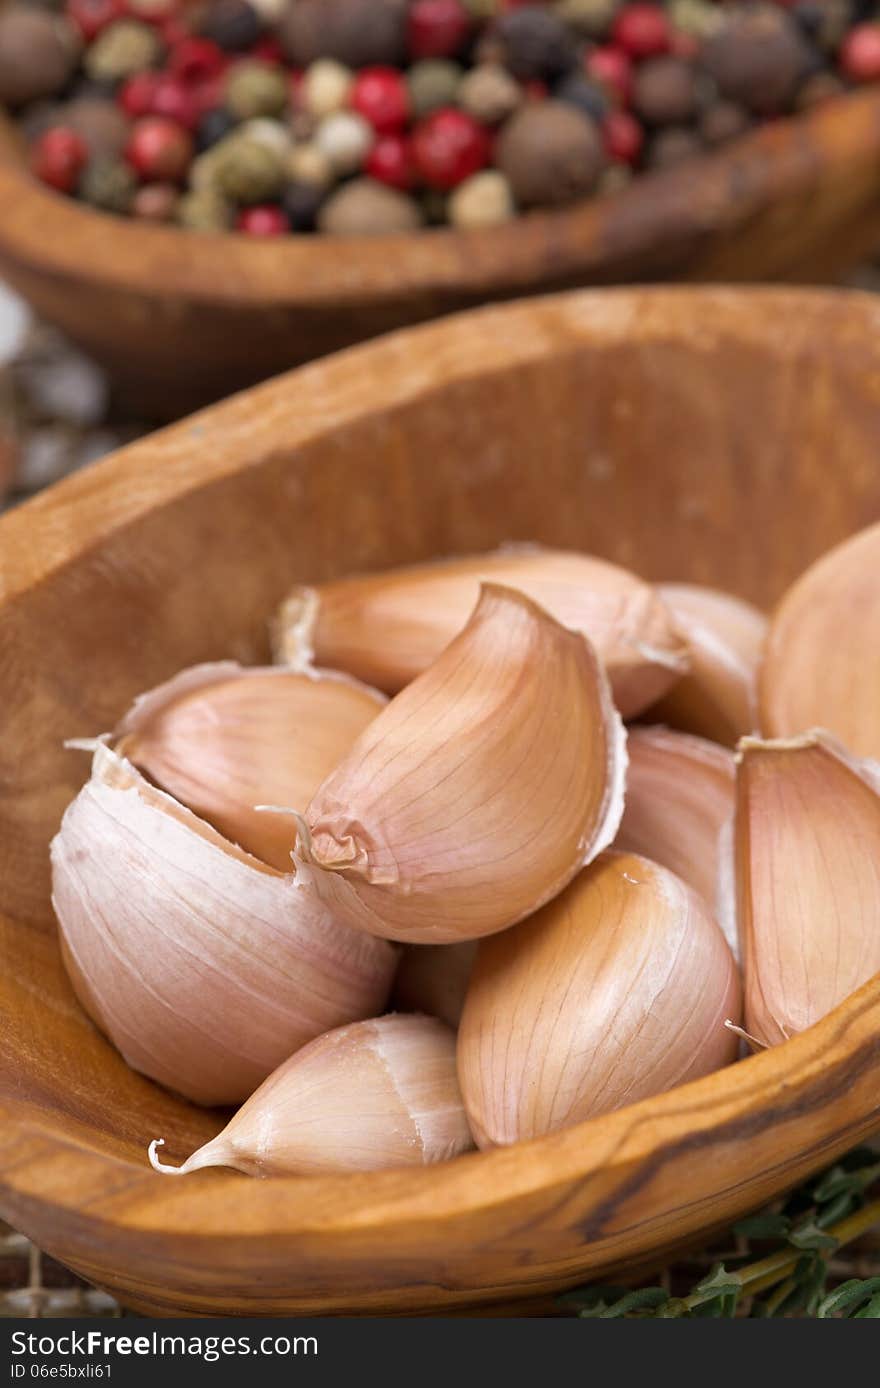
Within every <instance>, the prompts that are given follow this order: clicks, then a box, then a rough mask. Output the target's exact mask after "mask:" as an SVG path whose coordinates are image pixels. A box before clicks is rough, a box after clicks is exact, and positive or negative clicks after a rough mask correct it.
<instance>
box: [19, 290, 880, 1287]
mask: <svg viewBox="0 0 880 1388" xmlns="http://www.w3.org/2000/svg"><path fill="white" fill-rule="evenodd" d="M878 443H880V302H878V301H876V300H875V299H874V298H872V297H870V296H866V295H859V294H846V293H843V292H836V293H835V292H823V291H818V290H815V291H811V290H801V291H796V290H778V289H777V290H774V289H763V290H761V289H759V290H741V291H734V290H729V289H708V288H707V289H666V290H664V289H652V290H609V291H599V292H592V293H580V294H576V295H565V296H558V297H551V298H546V299H536V300H533V301H531V302H528V303H525V304H517V305H510V306H507V307H495V308H488V309H483V310H480V311H478V312H474V313H471V314H467V315H462V316H459V317H453V318H450V319H448V320H447V321H445V322H442V323H438V324H433V325H429V326H426V327H420V328H415V329H410V330H408V331H406V332H403V333H400V334H396V335H392V336H389V337H387V338H385V339H384V340H382V341H380V342H377V343H374V344H371V345H369V346H366V347H359V348H355V349H353V350H351V351H349V352H347V353H344V354H342V355H340V356H338V357H335V358H333V359H331V360H328V361H326V362H318V363H314V364H312V365H311V366H307V367H303V368H301V369H300V370H299V371H296V372H294V373H292V374H290V375H287V376H284V377H281V378H280V379H278V380H275V381H272V382H270V383H268V384H265V385H262V386H259V387H255V388H253V389H251V390H249V391H247V392H245V393H243V394H242V395H240V396H238V397H237V398H236V399H233V400H230V401H227V402H226V403H224V404H221V405H217V406H215V407H213V408H212V409H210V410H208V411H206V412H205V413H203V414H201V415H197V416H195V417H193V418H191V419H188V420H185V421H184V422H182V423H179V424H177V425H175V426H173V427H172V428H170V429H167V430H165V431H164V432H162V433H159V434H156V435H155V436H153V437H151V438H147V439H145V440H143V441H142V442H139V443H137V444H134V445H132V446H131V447H129V448H126V449H124V450H123V451H122V452H120V453H118V454H117V455H116V456H114V457H112V458H110V459H109V460H107V461H105V462H102V463H100V464H98V465H96V466H93V467H91V468H87V469H86V470H85V471H83V472H82V473H80V474H78V475H76V476H75V477H73V478H71V479H70V480H68V481H66V482H64V483H63V484H61V485H59V486H57V487H55V488H53V489H51V490H50V491H49V492H47V493H45V494H43V495H42V496H40V497H38V498H36V499H35V500H33V501H31V502H29V503H28V504H27V505H24V506H22V507H21V508H19V509H18V510H15V511H13V512H12V513H10V514H9V515H7V516H6V517H4V518H3V519H2V521H0V709H2V710H3V732H2V737H0V1019H2V1022H0V1216H2V1217H3V1218H4V1219H6V1220H9V1221H10V1222H11V1223H12V1224H14V1225H15V1226H16V1227H18V1228H20V1229H22V1230H23V1231H24V1232H25V1233H27V1234H28V1235H30V1237H31V1238H33V1239H34V1240H36V1241H37V1243H39V1244H40V1245H42V1246H43V1247H44V1248H46V1249H47V1250H48V1251H49V1252H50V1253H51V1254H52V1255H54V1256H55V1257H57V1258H60V1259H61V1260H62V1261H63V1262H64V1263H67V1264H68V1265H70V1266H71V1267H72V1268H74V1269H76V1271H77V1272H79V1273H81V1274H82V1275H83V1276H85V1277H87V1278H89V1279H91V1280H92V1281H94V1282H96V1283H98V1284H99V1285H100V1286H102V1287H105V1288H108V1289H110V1290H111V1291H113V1292H114V1293H115V1294H116V1295H118V1296H119V1297H120V1298H121V1299H122V1301H123V1302H124V1303H125V1304H126V1305H128V1306H131V1307H134V1308H136V1309H138V1310H139V1311H142V1312H146V1313H157V1314H161V1313H164V1314H174V1313H177V1314H180V1313H192V1314H207V1313H226V1314H233V1313H238V1314H244V1315H268V1314H283V1313H314V1312H326V1313H343V1312H374V1313H387V1314H391V1313H413V1312H426V1311H434V1312H447V1313H449V1312H452V1311H456V1310H460V1309H462V1308H466V1307H468V1308H473V1307H475V1306H478V1305H483V1306H486V1305H488V1306H489V1307H492V1306H493V1305H494V1306H495V1308H496V1310H495V1311H494V1312H490V1313H494V1314H497V1313H498V1311H497V1308H498V1306H499V1305H500V1304H505V1305H507V1306H509V1305H510V1304H511V1303H514V1304H515V1303H516V1302H517V1300H518V1299H520V1298H530V1297H540V1296H544V1297H547V1296H549V1294H550V1293H552V1292H554V1291H556V1290H558V1289H560V1288H564V1287H566V1286H571V1285H572V1284H574V1283H577V1282H579V1281H581V1280H583V1279H585V1278H592V1277H596V1276H601V1277H602V1278H603V1279H607V1277H608V1276H609V1275H612V1274H614V1273H616V1272H618V1271H620V1270H621V1269H626V1268H632V1267H633V1266H634V1265H639V1266H647V1265H649V1264H651V1263H653V1264H654V1265H657V1264H658V1263H659V1262H661V1261H662V1260H663V1259H665V1258H666V1257H667V1256H668V1255H669V1254H670V1253H671V1252H672V1251H673V1250H675V1249H676V1248H678V1247H680V1246H683V1245H685V1244H692V1243H693V1242H694V1241H695V1240H699V1239H702V1238H704V1237H707V1236H708V1235H709V1234H710V1233H711V1232H712V1231H713V1230H715V1229H716V1228H718V1227H720V1226H722V1225H723V1224H724V1223H725V1222H727V1221H730V1220H732V1219H734V1218H735V1217H737V1216H740V1215H742V1214H743V1213H744V1212H745V1211H747V1210H749V1209H750V1208H752V1207H754V1206H756V1205H759V1204H760V1203H761V1202H762V1201H765V1200H767V1199H768V1198H769V1197H772V1196H774V1195H776V1194H777V1193H779V1192H781V1191H782V1190H784V1189H785V1188H786V1187H789V1186H791V1185H792V1184H794V1183H795V1182H798V1181H800V1180H802V1179H803V1178H804V1177H805V1176H806V1175H807V1174H808V1173H810V1172H813V1171H815V1170H816V1169H817V1168H819V1167H821V1166H822V1165H823V1164H824V1163H827V1162H829V1161H830V1160H832V1159H833V1158H835V1157H837V1156H838V1155H839V1154H840V1153H842V1152H844V1151H845V1150H846V1149H847V1148H849V1147H850V1146H852V1145H853V1144H854V1143H856V1142H858V1141H859V1140H860V1139H862V1138H863V1137H864V1136H865V1135H866V1134H868V1133H869V1132H871V1131H872V1130H873V1129H875V1128H876V1127H877V1126H878V1124H880V980H875V981H874V982H872V983H870V984H868V985H866V986H865V987H864V988H862V989H861V991H860V992H858V993H856V994H855V995H854V996H853V997H851V998H850V999H848V1000H847V1001H846V1002H845V1003H843V1004H842V1005H841V1006H840V1007H839V1008H837V1009H836V1011H834V1012H833V1013H832V1014H831V1015H830V1016H829V1017H827V1018H826V1019H825V1020H824V1021H822V1022H821V1023H819V1024H818V1025H817V1026H815V1027H812V1028H811V1029H810V1030H809V1031H808V1032H806V1033H804V1034H803V1035H801V1036H798V1037H797V1038H795V1039H794V1040H792V1041H790V1042H788V1043H786V1044H785V1045H783V1046H779V1047H778V1048H776V1049H774V1050H771V1051H768V1052H766V1053H764V1054H762V1055H758V1056H755V1057H753V1058H751V1059H748V1060H745V1061H743V1062H741V1063H739V1064H737V1065H734V1066H732V1067H729V1068H728V1069H726V1070H722V1071H720V1072H718V1073H717V1074H714V1075H712V1076H710V1077H708V1078H706V1079H702V1080H699V1081H697V1082H695V1083H692V1084H688V1085H686V1086H684V1087H683V1088H679V1089H676V1090H673V1091H671V1092H669V1093H666V1094H661V1095H659V1096H657V1097H656V1098H652V1099H648V1100H646V1101H644V1102H642V1103H639V1104H636V1105H634V1106H633V1107H630V1108H626V1109H623V1110H621V1111H620V1112H617V1113H612V1114H609V1115H608V1116H606V1117H602V1118H598V1119H595V1120H593V1121H591V1122H587V1123H582V1124H581V1125H579V1126H578V1127H575V1128H572V1129H570V1130H569V1131H566V1132H560V1133H557V1134H555V1135H553V1136H550V1137H546V1138H543V1139H540V1140H536V1141H531V1142H527V1143H523V1144H522V1145H519V1146H516V1147H510V1148H506V1149H501V1150H498V1151H493V1152H488V1153H479V1154H473V1155H469V1156H466V1157H462V1158H459V1159H458V1160H456V1161H453V1162H450V1163H448V1164H446V1165H443V1166H438V1167H434V1168H430V1169H418V1170H404V1171H388V1172H381V1173H378V1174H375V1175H353V1176H345V1177H333V1178H326V1179H315V1178H307V1179H300V1180H294V1179H285V1180H273V1181H257V1180H251V1179H248V1178H246V1177H243V1176H240V1175H237V1174H235V1173H233V1172H229V1171H221V1170H212V1171H205V1172H200V1173H198V1174H196V1175H193V1176H188V1177H186V1178H185V1179H181V1180H172V1179H169V1178H167V1177H163V1176H159V1175H155V1174H154V1173H153V1172H152V1171H151V1170H150V1168H149V1165H148V1163H147V1155H146V1149H147V1143H148V1142H149V1141H150V1139H152V1138H154V1137H165V1138H166V1139H167V1140H168V1150H169V1152H170V1154H171V1157H172V1159H180V1158H183V1157H184V1156H185V1155H187V1154H188V1153H189V1152H190V1151H191V1150H192V1149H193V1148H194V1147H196V1146H197V1145H198V1144H199V1143H200V1142H202V1141H203V1140H205V1139H206V1138H207V1137H208V1136H209V1135H212V1134H213V1133H214V1132H215V1131H216V1130H217V1128H218V1127H219V1126H220V1119H219V1117H218V1116H217V1115H216V1114H213V1113H210V1112H205V1111H199V1110H197V1109H195V1108H193V1107H192V1106H190V1105H188V1104H187V1103H185V1102H184V1101H182V1100H180V1099H177V1098H175V1097H174V1096H172V1095H171V1094H169V1093H167V1092H165V1091H163V1090H162V1089H160V1088H159V1087H158V1086H156V1085H154V1084H152V1083H151V1082H149V1081H148V1080H146V1079H144V1078H142V1077H140V1076H139V1075H136V1074H134V1073H133V1072H132V1071H130V1070H129V1069H128V1068H127V1067H126V1065H125V1064H124V1063H123V1061H122V1060H121V1058H120V1057H119V1056H118V1055H117V1053H116V1052H115V1051H114V1050H113V1048H112V1047H111V1046H110V1045H109V1043H108V1042H107V1041H105V1040H104V1039H103V1037H102V1036H100V1035H99V1034H98V1032H97V1031H96V1030H95V1028H94V1027H93V1026H92V1025H91V1023H90V1022H89V1021H88V1020H87V1019H86V1017H85V1015H84V1014H83V1013H82V1011H81V1010H80V1008H79V1006H78V1005H77V1003H76V1001H75V999H74V997H73V994H72V992H71V989H70V987H69V986H68V984H67V981H66V978H65V975H64V972H63V969H62V966H61V962H60V958H59V952H58V943H57V937H56V928H55V925H54V922H53V917H52V911H51V907H50V903H49V873H48V853H47V848H48V843H49V840H50V838H51V836H52V834H53V832H54V831H55V829H56V828H57V825H58V822H59V819H60V816H61V813H62V811H63V809H64V807H65V805H66V804H67V802H68V801H69V800H70V798H71V797H72V796H73V794H74V793H75V792H76V790H77V788H78V786H79V785H80V784H81V783H82V781H83V779H84V777H85V776H86V775H87V765H86V759H85V758H84V757H83V755H82V754H81V753H77V752H74V751H65V750H64V749H63V747H62V741H63V739H65V738H70V737H76V736H84V735H88V734H94V733H99V732H102V731H104V730H105V729H108V728H110V727H112V726H113V724H114V723H115V722H116V720H117V719H118V718H119V716H120V715H121V714H122V713H123V711H124V710H125V709H126V707H127V706H128V704H129V702H130V701H131V699H132V698H133V697H134V696H135V695H136V694H137V693H138V692H139V691H141V690H144V689H148V688H150V687H151V686H153V685H155V684H157V683H158V682H159V681H161V680H164V679H166V678H167V677H168V676H170V675H171V674H173V673H174V672H175V671H177V670H178V669H179V668H181V667H182V666H185V665H188V664H191V663H193V662H196V661H206V660H216V659H220V658H222V657H227V656H232V657H236V658H238V659H240V660H243V661H259V660H262V659H264V658H265V657H266V655H267V647H266V622H267V617H268V616H269V614H270V613H271V612H272V611H273V609H274V607H275V605H276V604H277V603H278V602H279V600H280V599H281V598H283V597H284V595H285V594H286V592H287V590H288V588H289V587H290V586H291V585H292V584H295V583H298V582H302V581H308V580H322V579H329V578H332V577H335V576H337V575H341V574H344V573H347V572H350V571H353V570H357V569H370V568H375V567H377V566H385V565H392V564H398V563H410V562H413V561H415V560H420V559H425V558H428V557H431V556H440V555H446V554H453V553H458V552H468V551H474V550H482V549H485V548H487V547H491V546H495V545H498V544H500V543H501V542H503V541H506V540H527V539H530V540H540V541H543V542H545V543H547V544H552V545H564V546H572V547H577V548H583V549H585V550H588V551H592V552H595V553H597V554H600V555H604V556H606V557H608V558H609V559H613V560H617V561H618V562H620V563H622V564H627V565H632V566H634V567H635V568H637V569H638V570H639V571H640V572H641V573H642V574H644V575H646V576H647V577H648V578H651V579H660V578H670V579H684V580H694V581H697V582H704V583H713V584H719V585H723V586H724V587H725V588H729V589H730V590H731V591H733V592H735V593H739V594H741V595H742V596H743V597H746V598H750V599H753V600H755V601H758V602H761V603H772V602H773V601H774V600H775V599H777V598H778V597H779V595H780V594H781V592H782V591H783V590H784V588H785V587H786V586H787V584H789V583H790V582H791V580H792V579H794V578H795V576H796V575H797V574H799V573H800V571H801V570H802V569H803V568H804V566H805V565H807V564H809V563H810V562H811V561H812V560H813V559H814V558H816V556H818V555H819V554H821V553H822V552H823V551H824V550H826V549H827V548H828V547H829V546H831V545H834V544H836V543H837V542H838V541H840V540H842V539H843V538H844V537H845V536H847V535H848V534H850V533H851V532H852V531H854V530H856V529H858V528H859V527H862V526H865V525H867V524H869V523H872V522H874V521H876V520H877V519H878V517H880V471H878V467H877V450H878ZM545 1304H549V1303H545Z"/></svg>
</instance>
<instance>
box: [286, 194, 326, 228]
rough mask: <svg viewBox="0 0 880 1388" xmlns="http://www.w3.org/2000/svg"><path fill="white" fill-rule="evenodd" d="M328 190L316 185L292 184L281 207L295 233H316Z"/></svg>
mask: <svg viewBox="0 0 880 1388" xmlns="http://www.w3.org/2000/svg"><path fill="white" fill-rule="evenodd" d="M326 196H327V190H326V189H325V188H321V187H319V186H318V185H317V184H316V183H290V184H288V186H287V187H286V188H285V190H284V194H283V196H282V198H281V206H282V208H283V209H284V214H285V216H286V217H287V220H288V221H289V222H290V226H291V229H292V230H293V231H314V230H315V224H316V222H317V219H318V213H319V212H320V210H321V204H322V203H323V202H324V199H325V198H326Z"/></svg>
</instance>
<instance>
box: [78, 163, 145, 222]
mask: <svg viewBox="0 0 880 1388" xmlns="http://www.w3.org/2000/svg"><path fill="white" fill-rule="evenodd" d="M137 187H138V181H137V178H136V176H135V174H134V171H133V169H131V168H130V167H129V165H128V164H125V163H123V161H122V160H121V159H112V158H107V157H103V158H101V157H99V158H97V159H93V160H91V162H90V163H89V164H87V165H86V168H85V170H84V172H83V175H82V178H81V179H80V181H79V189H78V192H79V196H80V197H81V198H82V200H83V202H88V203H90V204H91V205H92V207H98V208H100V209H101V211H102V212H116V213H125V212H128V211H129V210H130V208H131V205H132V201H133V199H134V195H135V192H136V191H137Z"/></svg>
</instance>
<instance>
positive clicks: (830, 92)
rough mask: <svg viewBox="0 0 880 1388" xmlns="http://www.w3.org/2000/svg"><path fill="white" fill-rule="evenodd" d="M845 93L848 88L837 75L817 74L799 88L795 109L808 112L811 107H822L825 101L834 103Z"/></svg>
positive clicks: (831, 73)
mask: <svg viewBox="0 0 880 1388" xmlns="http://www.w3.org/2000/svg"><path fill="white" fill-rule="evenodd" d="M844 91H846V88H845V86H844V84H843V82H842V81H841V79H840V78H839V77H838V76H837V75H836V73H833V72H816V73H814V74H813V76H812V77H808V78H807V80H806V82H804V83H803V84H802V85H801V86H800V87H798V91H797V96H796V97H795V102H794V104H795V109H796V110H798V111H807V110H809V108H810V107H811V106H820V105H822V103H823V102H825V101H832V100H833V99H834V97H836V96H840V95H841V93H842V92H844Z"/></svg>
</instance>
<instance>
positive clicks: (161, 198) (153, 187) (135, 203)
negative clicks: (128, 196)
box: [131, 183, 180, 222]
mask: <svg viewBox="0 0 880 1388" xmlns="http://www.w3.org/2000/svg"><path fill="white" fill-rule="evenodd" d="M179 198H180V193H179V192H178V190H177V189H176V188H175V186H174V184H173V183H145V184H144V186H143V187H142V188H138V190H137V192H136V193H135V195H134V197H133V198H132V201H131V214H132V216H133V217H138V218H139V219H140V220H141V221H144V222H173V221H174V217H175V213H176V212H177V203H178V200H179Z"/></svg>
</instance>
